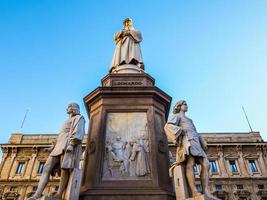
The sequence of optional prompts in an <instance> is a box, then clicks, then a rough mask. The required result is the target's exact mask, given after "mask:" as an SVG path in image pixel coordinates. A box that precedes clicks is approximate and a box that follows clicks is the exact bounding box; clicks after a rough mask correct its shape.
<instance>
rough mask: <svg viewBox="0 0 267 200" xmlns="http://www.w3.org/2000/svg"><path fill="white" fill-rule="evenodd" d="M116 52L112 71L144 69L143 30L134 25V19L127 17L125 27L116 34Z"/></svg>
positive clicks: (128, 71)
mask: <svg viewBox="0 0 267 200" xmlns="http://www.w3.org/2000/svg"><path fill="white" fill-rule="evenodd" d="M114 40H115V44H116V48H115V52H114V55H113V59H112V63H111V66H110V70H109V71H110V72H118V71H120V72H122V71H123V72H125V73H134V72H138V71H139V72H141V71H142V70H143V69H144V63H143V59H142V53H141V48H140V42H141V41H142V35H141V32H139V31H137V30H135V29H134V27H133V21H132V20H131V19H130V18H127V19H125V20H124V21H123V29H122V30H121V31H119V32H117V33H116V34H115V38H114ZM123 72H122V73H123Z"/></svg>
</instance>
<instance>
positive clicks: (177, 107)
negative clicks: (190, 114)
mask: <svg viewBox="0 0 267 200" xmlns="http://www.w3.org/2000/svg"><path fill="white" fill-rule="evenodd" d="M187 109H188V107H187V103H186V101H185V100H180V101H178V102H177V103H176V104H175V106H174V108H173V113H174V114H176V113H179V112H180V111H181V110H183V111H184V112H186V111H187Z"/></svg>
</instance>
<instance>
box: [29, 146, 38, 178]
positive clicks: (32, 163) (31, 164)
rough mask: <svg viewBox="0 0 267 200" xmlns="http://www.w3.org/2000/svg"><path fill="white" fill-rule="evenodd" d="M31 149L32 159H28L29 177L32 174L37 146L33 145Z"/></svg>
mask: <svg viewBox="0 0 267 200" xmlns="http://www.w3.org/2000/svg"><path fill="white" fill-rule="evenodd" d="M32 150H33V154H32V159H31V160H30V161H29V166H30V170H29V174H28V178H29V179H31V178H32V175H33V170H34V166H35V162H36V158H37V155H38V147H36V146H34V147H33V148H32Z"/></svg>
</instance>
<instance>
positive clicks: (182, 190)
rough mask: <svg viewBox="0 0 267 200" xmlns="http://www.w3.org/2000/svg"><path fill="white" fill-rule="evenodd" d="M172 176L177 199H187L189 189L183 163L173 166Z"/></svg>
mask: <svg viewBox="0 0 267 200" xmlns="http://www.w3.org/2000/svg"><path fill="white" fill-rule="evenodd" d="M172 177H173V185H174V189H175V194H176V197H177V200H184V199H187V198H188V197H189V190H188V185H187V180H186V177H185V167H184V166H183V165H178V166H176V167H174V169H173V172H172Z"/></svg>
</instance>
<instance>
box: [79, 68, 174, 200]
mask: <svg viewBox="0 0 267 200" xmlns="http://www.w3.org/2000/svg"><path fill="white" fill-rule="evenodd" d="M142 75H143V76H147V77H148V78H147V79H146V78H145V79H146V80H149V79H150V77H149V76H148V75H146V74H142ZM110 77H112V78H111V79H113V80H115V79H116V80H118V78H121V77H122V76H121V74H115V73H114V74H112V76H110ZM131 77H134V76H132V75H129V76H124V77H123V79H124V80H125V81H132V79H131ZM134 78H138V77H134ZM139 78H140V77H139ZM141 78H143V77H141ZM150 80H153V79H150ZM110 81H111V82H112V80H110ZM170 100H171V98H170V97H169V96H168V95H166V94H165V93H164V92H163V91H161V90H160V89H158V88H157V87H155V86H153V85H150V86H138V87H135V86H128V87H120V86H114V85H112V86H108V87H107V86H103V87H99V88H97V89H96V90H94V91H93V92H91V93H90V94H89V95H88V96H86V97H85V98H84V102H85V104H86V108H87V111H88V115H89V118H90V130H89V134H88V143H87V144H88V146H91V147H92V148H88V149H87V150H86V153H85V161H84V173H83V180H82V186H81V194H80V199H87V200H89V199H92V200H106V199H107V200H112V199H116V200H124V199H125V200H126V199H127V200H131V199H132V200H138V199H142V200H143V199H146V200H167V199H175V195H174V193H173V190H172V184H171V179H170V178H169V175H168V168H169V151H168V145H167V137H166V135H165V134H164V129H163V127H164V123H165V121H166V118H167V116H168V112H169V106H170ZM123 113H124V114H123ZM111 116H112V117H114V118H113V119H112V120H111V122H110V121H109V120H110V119H111V118H112V117H111ZM122 116H124V117H122ZM110 117H111V118H110ZM128 117H129V118H128ZM128 119H129V120H128ZM146 124H147V126H146ZM110 125H111V126H110ZM113 125H114V126H113ZM142 135H144V136H145V137H144V138H146V137H147V139H145V140H147V141H144V139H142V146H143V147H144V146H146V148H148V151H147V164H148V165H149V167H150V169H151V172H149V173H144V175H143V176H141V174H138V175H137V173H136V175H135V177H130V178H129V177H128V178H124V177H123V178H122V177H120V176H117V177H116V178H115V179H111V178H110V177H109V178H107V176H103V175H102V174H103V169H104V167H105V164H104V163H105V159H106V158H105V155H107V154H106V151H107V150H108V149H109V148H107V147H108V146H107V145H106V142H107V141H112V143H113V147H112V148H111V150H112V151H113V153H114V154H115V156H117V154H118V155H119V154H120V149H121V147H122V146H123V145H121V143H123V142H126V141H128V140H131V139H132V137H136V140H140V136H142ZM115 136H120V139H119V140H118V141H114V139H116V137H115ZM139 142H140V141H139ZM114 143H117V144H116V145H114ZM145 143H147V144H146V145H144V144H145ZM93 144H94V145H93ZM138 144H139V143H138ZM140 144H141V142H140ZM111 146H112V144H111ZM115 146H116V148H118V149H117V150H116V151H115V150H114V148H115ZM140 146H141V145H140ZM140 146H139V147H140ZM93 147H94V148H93ZM139 153H140V152H139ZM140 155H141V154H140ZM143 155H145V154H142V157H143V158H144V157H145V156H143ZM133 160H135V161H137V157H135V158H133ZM140 160H142V159H140ZM143 161H144V160H143ZM143 161H142V163H143V164H144V166H145V165H146V161H144V162H143ZM139 166H141V164H140V165H139ZM140 171H141V169H140ZM104 172H105V170H104ZM139 175H140V176H139ZM146 176H147V177H148V178H146ZM141 179H142V180H141Z"/></svg>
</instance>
